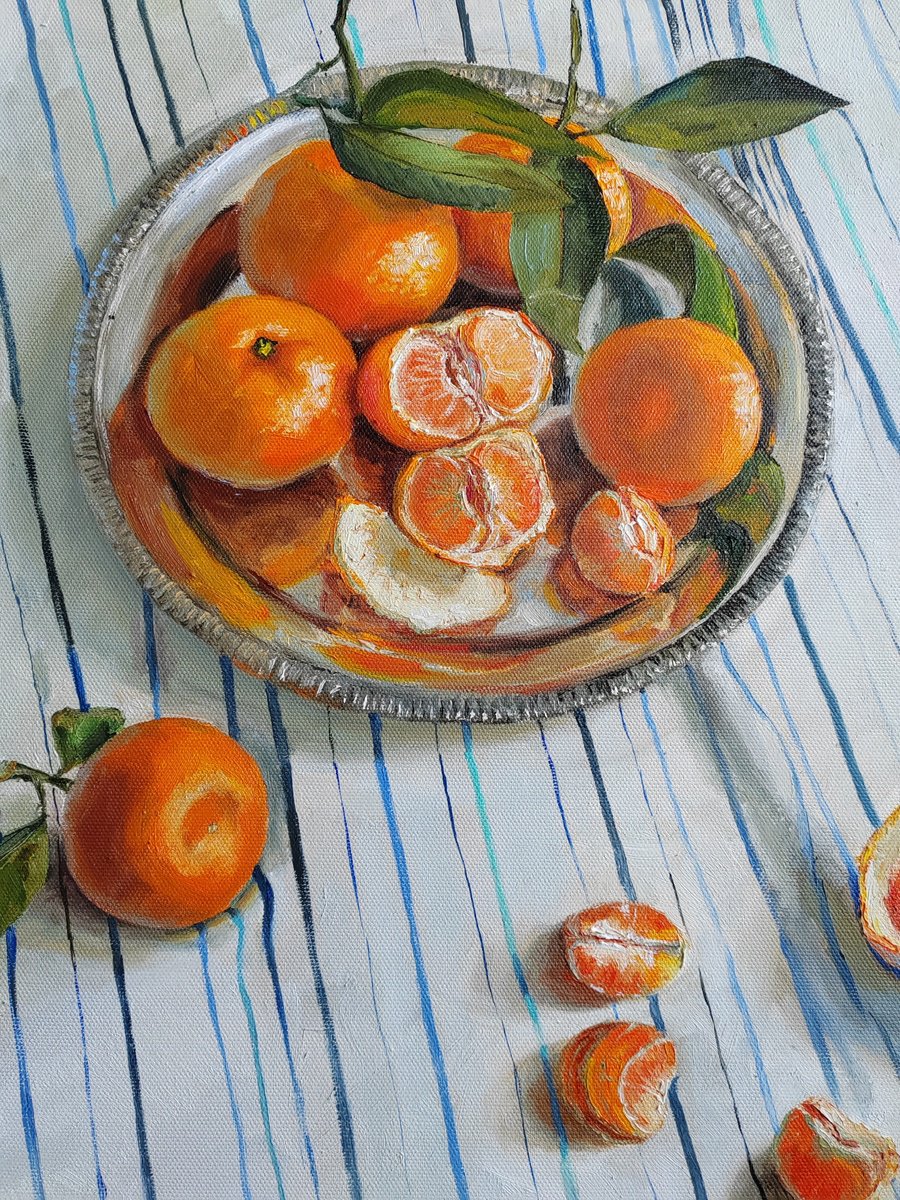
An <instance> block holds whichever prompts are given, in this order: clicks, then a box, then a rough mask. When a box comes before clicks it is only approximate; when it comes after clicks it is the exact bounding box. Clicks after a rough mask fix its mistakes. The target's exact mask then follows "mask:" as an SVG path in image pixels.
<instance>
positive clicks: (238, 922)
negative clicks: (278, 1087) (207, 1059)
mask: <svg viewBox="0 0 900 1200" xmlns="http://www.w3.org/2000/svg"><path fill="white" fill-rule="evenodd" d="M228 915H229V916H230V917H231V921H232V924H233V925H234V927H235V929H236V930H237V952H236V955H235V959H236V968H237V985H238V992H239V993H240V997H241V1004H242V1005H243V1009H244V1016H245V1017H246V1019H247V1033H248V1035H249V1037H250V1049H251V1051H252V1053H253V1070H254V1072H255V1074H256V1092H257V1095H258V1096H259V1111H260V1115H261V1116H262V1123H263V1130H264V1131H265V1135H266V1148H267V1149H268V1151H269V1161H270V1162H271V1164H272V1170H273V1171H274V1172H275V1186H276V1187H277V1188H278V1195H279V1196H280V1197H281V1200H286V1197H285V1192H284V1179H283V1178H282V1174H281V1163H280V1162H279V1159H278V1152H277V1150H276V1149H275V1141H274V1139H273V1137H272V1121H271V1118H270V1117H269V1096H268V1093H267V1091H266V1081H265V1077H264V1076H263V1069H262V1059H261V1058H260V1054H259V1029H258V1028H257V1024H256V1014H255V1013H254V1011H253V1000H252V999H251V997H250V991H249V989H248V987H247V978H246V958H247V945H246V943H247V936H246V929H245V926H244V918H243V917H242V916H241V914H240V913H239V912H238V910H237V909H236V908H230V909H229V910H228Z"/></svg>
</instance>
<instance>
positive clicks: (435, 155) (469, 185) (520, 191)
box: [322, 113, 569, 212]
mask: <svg viewBox="0 0 900 1200" xmlns="http://www.w3.org/2000/svg"><path fill="white" fill-rule="evenodd" d="M322 116H323V118H324V120H325V124H326V125H327V127H328V133H329V136H330V138H331V144H332V146H333V147H334V152H335V154H336V155H337V157H338V161H339V162H340V164H341V166H342V167H343V168H344V170H345V171H349V172H350V174H351V175H354V176H356V178H357V179H365V180H368V182H369V183H375V184H377V185H378V186H379V187H382V188H384V189H385V190H386V191H389V192H396V193H397V194H398V195H400V196H408V197H410V198H412V199H416V200H428V201H430V202H431V203H432V204H446V205H450V206H451V207H454V208H467V209H472V210H473V211H475V212H529V211H531V212H533V211H536V210H538V209H546V208H560V207H562V206H563V205H566V204H568V203H569V197H568V195H567V194H566V193H565V192H564V191H563V189H562V188H561V187H560V186H559V185H558V184H557V183H555V182H554V181H553V180H552V179H551V178H550V177H549V175H546V174H545V173H544V172H542V171H538V170H536V169H535V168H534V167H531V166H528V165H527V164H525V163H517V162H512V161H511V160H509V159H505V158H499V157H497V156H496V155H493V154H471V153H468V152H466V151H464V150H456V149H454V148H453V147H452V146H444V145H440V144H439V143H438V142H429V141H426V140H425V139H424V138H418V137H413V136H412V135H411V134H408V133H395V132H393V131H391V130H387V129H371V128H368V127H367V126H364V125H355V124H347V123H344V122H340V121H336V120H335V119H334V118H333V117H331V116H329V115H328V114H327V113H323V114H322Z"/></svg>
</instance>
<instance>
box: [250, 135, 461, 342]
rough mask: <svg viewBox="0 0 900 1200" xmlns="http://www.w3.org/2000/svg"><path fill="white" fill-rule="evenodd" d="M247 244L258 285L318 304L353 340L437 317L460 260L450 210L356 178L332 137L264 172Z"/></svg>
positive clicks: (253, 192) (253, 199)
mask: <svg viewBox="0 0 900 1200" xmlns="http://www.w3.org/2000/svg"><path fill="white" fill-rule="evenodd" d="M238 244H239V254H240V261H241V267H242V269H243V271H244V274H245V275H246V277H247V279H248V280H249V282H250V285H251V287H253V288H255V289H256V290H257V291H260V292H274V293H276V294H277V295H280V296H287V297H289V298H290V299H292V300H299V301H301V302H302V303H304V304H309V305H311V306H312V307H313V308H315V309H318V311H319V312H321V313H324V314H325V315H326V316H327V317H330V318H331V320H332V321H334V322H335V324H336V325H338V326H339V327H340V328H341V329H342V330H344V332H345V333H347V334H349V335H350V336H351V337H354V338H365V337H372V336H373V335H375V334H378V333H383V332H385V331H386V330H388V329H399V328H400V327H401V326H402V325H411V324H413V323H414V322H416V321H423V320H425V319H426V318H427V317H430V316H431V314H432V313H433V312H434V311H435V310H436V309H438V308H440V306H441V305H442V304H443V302H444V301H445V300H446V299H447V296H448V295H449V294H450V289H451V288H452V287H453V285H454V283H455V282H456V274H457V266H458V258H459V250H458V243H457V237H456V228H455V226H454V224H453V218H452V216H451V215H450V211H449V209H446V208H441V207H439V206H437V205H434V204H428V203H427V202H426V201H424V200H408V199H407V198H406V197H404V196H397V195H395V194H394V193H393V192H386V191H385V190H384V189H383V188H380V187H376V186H375V185H374V184H372V183H367V182H365V181H364V180H360V179H355V178H354V177H353V176H352V175H350V174H348V172H347V171H345V170H344V169H343V167H342V166H341V165H340V163H339V162H338V160H337V156H336V155H335V153H334V150H333V149H332V148H331V144H330V143H329V142H326V141H313V142H306V143H304V145H302V146H299V147H298V148H297V149H296V150H294V151H292V152H291V153H290V154H288V155H287V156H286V157H284V158H282V159H280V160H279V161H278V162H276V163H275V164H274V165H273V166H271V167H270V168H269V169H268V170H267V171H266V172H265V174H263V175H262V176H260V178H259V179H258V180H257V181H256V183H255V184H254V185H253V187H252V188H251V189H250V191H249V192H248V193H247V195H246V196H245V198H244V202H243V204H242V206H241V213H240V225H239V234H238Z"/></svg>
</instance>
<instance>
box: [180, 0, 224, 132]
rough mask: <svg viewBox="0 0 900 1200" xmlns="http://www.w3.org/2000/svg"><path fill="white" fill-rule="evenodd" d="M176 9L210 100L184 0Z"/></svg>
mask: <svg viewBox="0 0 900 1200" xmlns="http://www.w3.org/2000/svg"><path fill="white" fill-rule="evenodd" d="M178 7H179V8H180V9H181V23H182V24H183V25H184V32H185V33H186V34H187V39H188V44H189V45H190V47H191V57H192V58H193V60H194V62H195V63H196V65H197V70H198V71H199V72H200V78H201V79H202V80H203V86H204V88H205V89H206V94H207V96H209V98H210V100H212V92H211V91H210V90H209V80H208V79H207V78H206V72H205V71H204V70H203V64H202V63H201V62H200V57H199V55H198V54H197V46H196V43H195V42H194V33H193V30H192V29H191V23H190V21H189V20H188V15H187V9H186V8H185V7H184V0H178ZM215 107H216V105H215V101H214V100H213V108H214V109H215Z"/></svg>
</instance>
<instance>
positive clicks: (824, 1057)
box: [685, 667, 841, 1103]
mask: <svg viewBox="0 0 900 1200" xmlns="http://www.w3.org/2000/svg"><path fill="white" fill-rule="evenodd" d="M685 673H686V675H687V679H688V684H689V686H690V689H691V694H692V695H693V697H694V701H695V704H696V706H697V711H698V713H699V714H700V718H701V720H702V722H703V726H704V728H705V729H706V733H707V737H708V740H709V744H710V747H711V749H712V752H713V756H714V757H715V760H716V765H717V766H718V768H719V775H720V777H721V779H722V783H723V785H724V788H725V795H726V797H727V799H728V805H729V808H730V809H731V815H732V817H733V818H734V823H735V826H736V827H737V831H738V833H739V834H740V838H741V842H742V843H743V846H744V852H745V853H746V855H747V861H748V862H749V863H750V867H751V870H752V871H753V874H754V875H755V876H756V881H757V883H758V885H759V890H760V892H761V893H762V895H763V898H764V900H765V902H766V907H767V908H768V909H769V913H770V915H771V917H772V921H773V922H774V924H775V927H776V929H777V931H778V940H779V944H780V946H781V952H782V954H783V955H784V960H785V962H786V963H787V966H788V969H789V971H790V973H791V978H792V980H793V983H794V991H795V992H796V994H797V1000H798V1001H799V1004H800V1010H801V1012H802V1013H803V1019H804V1021H805V1023H806V1028H807V1030H808V1031H809V1036H810V1041H811V1042H812V1044H813V1048H814V1049H815V1051H816V1056H817V1057H818V1059H819V1062H820V1064H821V1067H822V1073H823V1075H824V1076H825V1081H826V1083H827V1084H828V1088H829V1090H830V1091H831V1094H832V1095H833V1096H834V1098H835V1100H836V1101H838V1103H840V1100H841V1091H840V1084H839V1083H838V1080H837V1076H836V1074H835V1071H834V1064H833V1063H832V1061H831V1052H830V1051H829V1049H828V1044H827V1042H826V1040H825V1035H824V1032H823V1030H822V1024H821V1020H820V1016H819V1012H818V1008H817V1006H816V1004H815V1001H814V998H813V995H812V990H811V987H810V983H809V979H808V978H807V975H806V971H805V968H804V967H803V963H802V959H801V956H800V953H799V951H798V950H797V947H796V945H795V944H794V940H793V938H792V937H791V936H790V934H789V933H788V932H787V930H786V929H785V928H784V926H783V925H782V924H781V920H780V917H779V913H778V905H777V904H776V902H775V896H774V893H773V891H772V887H771V884H770V882H769V879H768V876H767V874H766V871H765V868H764V866H763V864H762V861H761V859H760V857H759V853H758V851H757V849H756V846H755V844H754V842H753V839H752V838H751V837H750V832H749V830H748V828H747V822H746V818H745V816H744V812H743V807H742V805H741V800H740V797H739V795H738V789H737V786H736V784H735V781H734V775H733V774H732V771H731V767H730V766H729V764H728V759H727V758H726V756H725V752H724V750H723V748H722V744H721V742H720V740H719V736H718V734H717V733H716V730H715V726H714V725H713V722H712V717H711V715H710V712H709V708H708V706H707V704H706V701H705V699H704V697H703V693H702V692H701V690H700V685H699V682H698V680H697V676H696V673H695V671H694V669H693V668H692V667H685Z"/></svg>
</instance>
